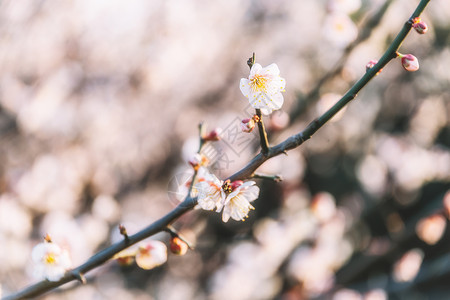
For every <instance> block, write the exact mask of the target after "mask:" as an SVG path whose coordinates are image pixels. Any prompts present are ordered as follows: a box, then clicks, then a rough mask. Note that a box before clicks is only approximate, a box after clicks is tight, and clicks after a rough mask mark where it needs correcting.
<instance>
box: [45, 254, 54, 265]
mask: <svg viewBox="0 0 450 300" xmlns="http://www.w3.org/2000/svg"><path fill="white" fill-rule="evenodd" d="M44 262H45V263H46V264H49V265H53V264H54V263H56V257H55V254H53V253H48V254H47V255H46V256H45V257H44Z"/></svg>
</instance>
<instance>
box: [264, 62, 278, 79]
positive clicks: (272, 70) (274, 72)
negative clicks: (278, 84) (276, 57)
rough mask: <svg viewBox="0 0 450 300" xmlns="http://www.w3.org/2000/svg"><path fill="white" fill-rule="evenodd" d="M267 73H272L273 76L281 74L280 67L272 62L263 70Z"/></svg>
mask: <svg viewBox="0 0 450 300" xmlns="http://www.w3.org/2000/svg"><path fill="white" fill-rule="evenodd" d="M262 72H263V73H265V74H270V75H272V76H279V75H280V69H279V68H278V66H277V64H270V65H268V66H267V67H265V68H264V69H263V70H262Z"/></svg>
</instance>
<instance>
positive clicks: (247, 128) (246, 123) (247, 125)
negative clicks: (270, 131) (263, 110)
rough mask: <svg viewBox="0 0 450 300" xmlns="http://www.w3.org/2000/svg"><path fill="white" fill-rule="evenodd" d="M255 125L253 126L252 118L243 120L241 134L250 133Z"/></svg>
mask: <svg viewBox="0 0 450 300" xmlns="http://www.w3.org/2000/svg"><path fill="white" fill-rule="evenodd" d="M255 116H256V115H255ZM255 125H256V124H255V119H254V118H247V119H243V120H242V121H241V130H242V132H247V133H250V132H252V131H253V129H255Z"/></svg>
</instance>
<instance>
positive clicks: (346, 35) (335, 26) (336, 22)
mask: <svg viewBox="0 0 450 300" xmlns="http://www.w3.org/2000/svg"><path fill="white" fill-rule="evenodd" d="M323 35H324V37H325V39H326V40H328V41H329V42H330V43H332V44H333V45H335V46H336V47H339V48H344V47H346V46H347V45H348V44H349V43H351V42H353V41H354V40H355V39H356V37H357V36H358V28H357V27H356V25H355V23H353V21H352V19H350V17H349V16H347V15H346V14H343V13H332V14H330V15H328V16H327V17H326V18H325V21H324V25H323Z"/></svg>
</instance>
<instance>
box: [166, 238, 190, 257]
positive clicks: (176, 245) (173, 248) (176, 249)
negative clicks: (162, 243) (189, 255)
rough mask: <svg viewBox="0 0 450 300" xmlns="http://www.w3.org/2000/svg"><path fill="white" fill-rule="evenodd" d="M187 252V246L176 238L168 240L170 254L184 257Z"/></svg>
mask: <svg viewBox="0 0 450 300" xmlns="http://www.w3.org/2000/svg"><path fill="white" fill-rule="evenodd" d="M187 250H188V245H187V244H186V243H185V242H184V241H183V240H181V239H180V238H178V237H174V238H172V239H171V240H170V252H172V253H173V254H176V255H185V254H186V252H187Z"/></svg>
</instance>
